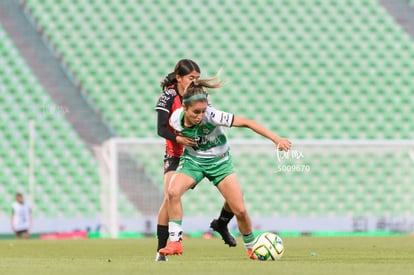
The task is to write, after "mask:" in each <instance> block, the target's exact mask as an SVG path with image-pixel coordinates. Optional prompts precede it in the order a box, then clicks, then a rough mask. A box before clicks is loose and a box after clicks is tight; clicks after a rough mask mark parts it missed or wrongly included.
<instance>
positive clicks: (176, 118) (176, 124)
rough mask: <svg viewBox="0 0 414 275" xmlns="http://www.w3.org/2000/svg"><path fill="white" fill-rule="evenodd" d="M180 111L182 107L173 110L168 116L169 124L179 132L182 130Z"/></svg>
mask: <svg viewBox="0 0 414 275" xmlns="http://www.w3.org/2000/svg"><path fill="white" fill-rule="evenodd" d="M182 112H183V107H181V108H178V109H177V110H175V111H174V112H173V113H172V115H171V116H170V126H171V127H172V128H173V129H174V130H175V131H177V132H181V131H182V130H183V127H182V126H181V122H180V119H181V114H182Z"/></svg>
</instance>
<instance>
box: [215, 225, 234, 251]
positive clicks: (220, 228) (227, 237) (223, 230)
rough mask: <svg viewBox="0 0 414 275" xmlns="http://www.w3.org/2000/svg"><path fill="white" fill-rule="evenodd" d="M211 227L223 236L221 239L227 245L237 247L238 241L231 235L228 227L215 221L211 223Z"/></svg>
mask: <svg viewBox="0 0 414 275" xmlns="http://www.w3.org/2000/svg"><path fill="white" fill-rule="evenodd" d="M210 227H211V228H212V229H213V230H214V231H216V232H217V233H219V234H220V235H221V238H222V239H223V241H224V243H225V244H227V245H229V246H230V247H234V246H236V245H237V242H236V239H235V238H234V237H233V236H232V235H231V234H230V232H229V230H228V228H227V225H223V224H220V222H219V220H217V219H214V220H213V221H212V222H211V223H210Z"/></svg>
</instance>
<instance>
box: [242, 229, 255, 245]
mask: <svg viewBox="0 0 414 275" xmlns="http://www.w3.org/2000/svg"><path fill="white" fill-rule="evenodd" d="M242 238H243V243H244V246H245V247H246V249H251V248H253V245H254V241H255V239H256V237H255V236H254V234H253V232H252V233H250V234H246V235H243V237H242Z"/></svg>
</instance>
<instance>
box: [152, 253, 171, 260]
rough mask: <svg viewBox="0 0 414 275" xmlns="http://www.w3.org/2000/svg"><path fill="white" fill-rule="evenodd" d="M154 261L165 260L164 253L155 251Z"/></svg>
mask: <svg viewBox="0 0 414 275" xmlns="http://www.w3.org/2000/svg"><path fill="white" fill-rule="evenodd" d="M155 261H156V262H167V261H168V258H167V256H165V255H161V254H160V253H159V252H157V255H155Z"/></svg>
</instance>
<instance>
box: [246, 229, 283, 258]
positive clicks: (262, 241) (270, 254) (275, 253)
mask: <svg viewBox="0 0 414 275" xmlns="http://www.w3.org/2000/svg"><path fill="white" fill-rule="evenodd" d="M284 252H285V248H284V246H283V241H282V239H281V238H280V237H279V236H278V235H276V234H274V233H271V232H265V233H262V234H260V235H259V236H258V237H257V239H256V242H255V244H254V246H253V254H254V255H256V257H257V259H258V260H259V261H267V260H272V261H274V260H279V259H280V258H282V256H283V253H284Z"/></svg>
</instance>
